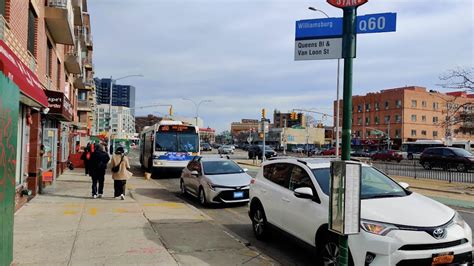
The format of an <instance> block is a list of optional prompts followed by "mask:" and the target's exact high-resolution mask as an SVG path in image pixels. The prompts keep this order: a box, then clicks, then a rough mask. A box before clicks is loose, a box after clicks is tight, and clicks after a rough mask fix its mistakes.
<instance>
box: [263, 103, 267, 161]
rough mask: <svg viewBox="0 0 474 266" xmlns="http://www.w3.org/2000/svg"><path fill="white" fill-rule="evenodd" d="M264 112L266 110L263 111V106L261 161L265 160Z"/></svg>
mask: <svg viewBox="0 0 474 266" xmlns="http://www.w3.org/2000/svg"><path fill="white" fill-rule="evenodd" d="M265 114H266V111H265V108H263V109H262V132H263V146H262V163H263V162H265V135H266V132H265V124H266V121H265V116H266V115H265Z"/></svg>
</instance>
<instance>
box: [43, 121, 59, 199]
mask: <svg viewBox="0 0 474 266" xmlns="http://www.w3.org/2000/svg"><path fill="white" fill-rule="evenodd" d="M43 146H44V147H43V148H44V154H43V158H42V162H41V169H42V170H43V171H42V181H43V182H42V183H43V184H42V185H43V186H44V187H47V186H48V185H52V187H53V190H54V189H55V188H56V177H57V173H56V165H57V162H58V129H57V128H45V129H44V132H43Z"/></svg>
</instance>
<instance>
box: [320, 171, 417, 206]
mask: <svg viewBox="0 0 474 266" xmlns="http://www.w3.org/2000/svg"><path fill="white" fill-rule="evenodd" d="M312 171H313V174H314V176H315V177H316V180H317V181H318V184H319V186H320V187H321V190H322V191H323V192H324V194H326V195H329V180H330V176H331V171H330V169H329V168H318V169H313V170H312ZM406 195H408V193H407V192H406V191H405V190H404V189H403V188H402V187H401V186H400V185H398V184H397V183H396V182H395V181H393V180H391V179H390V178H388V177H387V176H386V175H384V174H383V173H382V172H380V171H378V170H377V169H375V168H372V167H368V166H363V167H362V186H361V199H373V198H388V197H403V196H406Z"/></svg>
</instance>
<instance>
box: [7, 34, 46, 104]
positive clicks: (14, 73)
mask: <svg viewBox="0 0 474 266" xmlns="http://www.w3.org/2000/svg"><path fill="white" fill-rule="evenodd" d="M0 71H2V72H3V73H4V74H5V76H7V77H8V78H9V79H10V80H12V81H13V83H15V84H16V85H17V86H18V87H19V88H20V92H21V93H22V94H23V95H25V96H27V97H28V98H30V99H32V100H33V101H34V102H36V103H38V105H39V106H42V107H47V106H48V98H47V97H46V94H45V93H44V91H43V89H42V87H41V84H40V82H39V80H38V77H37V76H36V74H34V73H33V72H32V71H31V70H30V69H29V68H28V66H26V65H25V64H24V63H23V62H21V60H20V59H19V58H18V56H16V55H15V53H13V51H12V50H11V49H10V48H9V47H8V46H7V45H6V43H5V42H4V41H3V40H0Z"/></svg>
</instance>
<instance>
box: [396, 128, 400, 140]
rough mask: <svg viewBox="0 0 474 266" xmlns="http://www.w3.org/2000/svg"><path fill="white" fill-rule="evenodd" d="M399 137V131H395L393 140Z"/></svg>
mask: <svg viewBox="0 0 474 266" xmlns="http://www.w3.org/2000/svg"><path fill="white" fill-rule="evenodd" d="M399 137H400V129H395V138H399Z"/></svg>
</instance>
